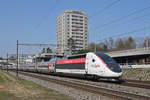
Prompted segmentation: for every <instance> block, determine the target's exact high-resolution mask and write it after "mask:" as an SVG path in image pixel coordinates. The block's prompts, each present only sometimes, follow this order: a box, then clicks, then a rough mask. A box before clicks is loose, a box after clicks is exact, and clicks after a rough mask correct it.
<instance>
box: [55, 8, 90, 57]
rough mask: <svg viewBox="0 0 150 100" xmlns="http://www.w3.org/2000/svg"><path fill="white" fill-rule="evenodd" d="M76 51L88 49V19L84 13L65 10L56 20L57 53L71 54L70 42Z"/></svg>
mask: <svg viewBox="0 0 150 100" xmlns="http://www.w3.org/2000/svg"><path fill="white" fill-rule="evenodd" d="M70 39H71V40H72V41H73V44H72V42H71V45H74V48H73V49H74V50H82V49H87V47H88V17H87V16H86V15H85V14H84V13H83V12H82V11H75V10H65V11H64V12H63V13H62V14H61V15H60V16H58V17H57V20H56V52H57V53H60V54H68V53H70V49H71V48H70V47H69V42H70V41H69V40H70Z"/></svg>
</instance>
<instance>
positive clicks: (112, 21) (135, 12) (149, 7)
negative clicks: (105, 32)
mask: <svg viewBox="0 0 150 100" xmlns="http://www.w3.org/2000/svg"><path fill="white" fill-rule="evenodd" d="M147 9H150V6H148V7H145V8H142V9H139V10H136V11H133V12H131V13H129V14H128V15H124V16H122V17H120V18H117V19H114V20H111V21H109V22H107V23H104V24H102V25H100V26H97V27H96V28H94V29H95V30H97V29H100V28H103V27H105V26H108V25H111V24H114V23H116V22H119V21H122V20H124V19H126V18H128V17H130V16H132V15H135V14H137V13H140V12H143V11H145V10H147Z"/></svg>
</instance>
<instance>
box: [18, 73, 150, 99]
mask: <svg viewBox="0 0 150 100" xmlns="http://www.w3.org/2000/svg"><path fill="white" fill-rule="evenodd" d="M19 73H20V74H23V75H25V76H29V77H34V78H37V79H40V80H44V81H49V82H53V83H56V84H59V85H64V86H67V87H72V88H76V89H80V90H84V91H88V92H91V93H95V94H100V95H104V96H107V97H110V98H112V99H115V100H116V99H118V100H150V97H148V96H143V95H137V94H135V93H129V92H125V91H118V90H114V89H110V88H106V87H101V86H98V85H95V84H88V83H82V82H75V81H74V82H73V81H67V80H60V79H54V78H49V77H45V76H40V75H37V74H33V73H25V72H19Z"/></svg>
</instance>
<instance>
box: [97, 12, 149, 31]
mask: <svg viewBox="0 0 150 100" xmlns="http://www.w3.org/2000/svg"><path fill="white" fill-rule="evenodd" d="M149 15H150V13H148V14H144V15H142V16H138V17H134V18H131V19H128V20H127V21H126V22H123V24H126V23H131V22H132V21H136V20H139V19H141V18H143V17H145V16H149ZM120 24H122V22H121V23H119V24H117V25H114V26H112V27H116V26H119V25H120ZM112 27H111V28H112ZM104 30H106V29H105V28H104V29H102V30H101V31H103V32H104ZM98 33H100V32H98Z"/></svg>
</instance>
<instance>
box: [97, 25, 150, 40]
mask: <svg viewBox="0 0 150 100" xmlns="http://www.w3.org/2000/svg"><path fill="white" fill-rule="evenodd" d="M149 28H150V26H148V27H143V28H139V29H135V30H132V31H129V32H124V33H120V34H116V35H113V36H110V37H106V38H103V39H101V40H98V41H103V40H106V39H108V38H113V37H119V36H123V35H127V34H131V33H136V32H141V31H144V30H145V29H149Z"/></svg>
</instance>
